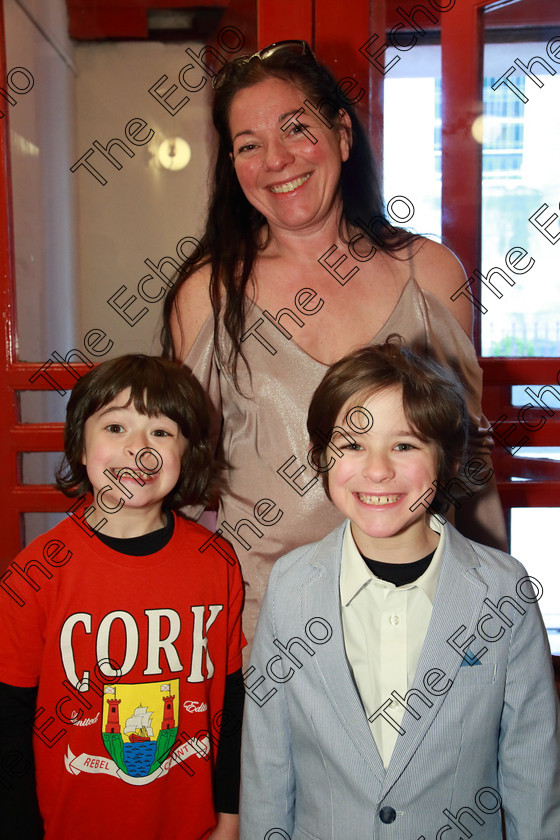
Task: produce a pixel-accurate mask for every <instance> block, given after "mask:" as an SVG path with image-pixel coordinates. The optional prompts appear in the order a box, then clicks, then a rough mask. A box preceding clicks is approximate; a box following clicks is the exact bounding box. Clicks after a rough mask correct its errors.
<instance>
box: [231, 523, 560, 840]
mask: <svg viewBox="0 0 560 840" xmlns="http://www.w3.org/2000/svg"><path fill="white" fill-rule="evenodd" d="M444 528H445V534H446V547H445V551H444V555H443V560H442V567H441V573H440V579H439V583H438V588H437V592H436V596H435V600H434V606H433V612H432V617H431V621H430V624H429V627H428V631H427V635H426V639H425V642H424V646H423V648H422V653H421V655H420V660H419V663H418V668H417V672H416V677H415V680H414V684H413V686H412V689H411V690H410V691H409V692H408V693H407V696H406V697H405V698H402V701H403V702H404V703H405V704H407V710H406V711H405V713H404V716H403V719H402V723H401V729H402V733H401V734H399V737H398V738H397V742H396V745H395V750H394V752H393V755H392V758H391V761H390V764H389V766H388V767H387V769H385V768H384V767H383V764H382V761H381V758H380V756H379V753H378V751H377V747H376V745H375V741H374V739H373V736H372V734H371V731H370V728H369V725H368V722H367V719H366V715H365V712H364V710H363V707H362V704H361V701H360V697H359V695H358V692H357V690H356V687H355V685H354V682H353V679H352V674H351V671H350V669H349V666H348V662H347V660H346V655H345V651H344V641H343V636H342V624H341V618H340V595H339V573H340V560H341V550H342V535H343V529H344V526H341V527H339V528H337V529H336V530H335V531H333V532H332V533H331V534H329V535H328V536H327V537H325V538H324V539H323V540H321V542H318V543H313V544H312V545H307V546H304V547H303V548H299V549H296V550H295V551H292V552H291V553H290V554H287V555H286V556H285V557H283V558H281V559H280V560H279V561H278V562H277V563H276V564H275V566H274V568H273V571H272V575H271V577H270V583H269V586H268V590H267V593H266V596H265V600H264V603H263V607H262V610H261V614H260V618H259V624H258V628H257V634H256V637H255V642H254V646H253V654H252V658H251V663H250V666H249V669H248V671H247V672H246V673H245V688H246V693H247V696H246V698H245V719H244V729H243V756H242V796H241V807H240V816H241V840H287V838H290V840H377V838H380V840H385V838H386V839H387V840H433V838H436V840H440V838H442V840H458V838H459V837H461V838H463V837H465V838H469V840H470V838H471V837H472V838H473V839H474V840H501V838H502V829H501V817H500V804H501V803H503V808H504V811H505V815H506V826H507V837H508V840H559V838H560V747H559V731H558V700H557V696H556V692H555V687H554V682H553V677H552V668H551V661H550V650H549V647H548V642H547V639H546V633H545V630H544V627H543V623H542V619H541V615H540V611H539V609H538V606H537V604H536V600H537V597H539V592H538V591H537V590H538V586H537V585H536V584H535V591H533V588H532V586H531V584H530V582H529V581H528V579H527V573H526V571H525V569H524V568H523V566H522V565H521V564H520V563H518V562H517V561H516V560H514V559H513V558H512V557H510V556H509V555H507V554H503V553H502V552H500V551H496V550H494V549H490V548H486V547H485V546H482V545H478V544H477V543H473V542H471V541H470V540H467V539H465V538H464V537H463V536H461V535H460V534H459V533H458V532H457V531H456V530H455V529H454V528H453V527H452V526H451V525H450V524H448V523H447V524H446V525H445V526H444ZM500 613H501V615H500ZM392 699H393V698H388V700H392ZM384 705H385V704H384ZM387 705H388V704H387ZM381 713H382V714H383V715H384V716H385V721H386V723H385V725H391V724H390V723H389V719H390V709H388V708H387V709H383V708H382V709H381Z"/></svg>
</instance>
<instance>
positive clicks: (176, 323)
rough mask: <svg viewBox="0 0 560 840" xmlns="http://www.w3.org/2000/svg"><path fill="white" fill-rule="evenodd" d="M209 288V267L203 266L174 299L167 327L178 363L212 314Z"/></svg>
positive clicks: (184, 284) (184, 356)
mask: <svg viewBox="0 0 560 840" xmlns="http://www.w3.org/2000/svg"><path fill="white" fill-rule="evenodd" d="M209 287H210V266H209V265H205V266H203V267H202V268H200V269H199V270H198V271H196V272H195V273H194V274H193V275H192V276H191V277H189V279H188V280H187V281H186V282H185V283H183V285H182V286H181V288H180V290H179V292H178V294H177V297H176V299H175V304H174V306H173V310H172V312H171V316H170V324H169V326H170V329H171V335H172V337H173V348H174V351H175V356H176V358H177V359H179V360H180V361H183V360H184V359H185V358H186V356H187V354H188V353H189V351H190V349H191V347H192V346H193V344H194V342H195V341H196V338H197V336H198V334H199V332H200V330H201V329H202V326H203V324H204V323H205V321H206V320H207V318H208V316H209V315H210V313H211V312H212V303H211V301H210V291H209Z"/></svg>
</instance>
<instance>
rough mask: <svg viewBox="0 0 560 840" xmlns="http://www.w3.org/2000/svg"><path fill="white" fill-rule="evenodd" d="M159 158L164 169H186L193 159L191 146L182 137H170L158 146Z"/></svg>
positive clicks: (175, 170)
mask: <svg viewBox="0 0 560 840" xmlns="http://www.w3.org/2000/svg"><path fill="white" fill-rule="evenodd" d="M157 159H158V161H159V162H160V164H161V166H163V168H164V169H170V170H171V171H172V172H177V171H178V170H179V169H184V168H185V166H186V165H187V164H188V162H189V161H190V159H191V147H190V146H189V144H188V143H187V141H186V140H183V139H182V137H170V138H169V139H168V140H164V141H163V143H161V145H160V146H159V148H158V151H157Z"/></svg>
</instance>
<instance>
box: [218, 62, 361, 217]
mask: <svg viewBox="0 0 560 840" xmlns="http://www.w3.org/2000/svg"><path fill="white" fill-rule="evenodd" d="M306 98H307V97H306V94H305V93H303V91H301V90H300V88H298V87H296V85H294V84H292V83H291V82H286V81H284V80H282V79H276V78H270V79H267V80H266V81H263V82H259V83H258V84H256V85H253V86H252V87H249V88H245V89H244V90H241V91H240V92H239V93H238V94H236V96H235V97H234V99H233V102H232V105H231V111H230V130H231V137H232V145H233V155H232V157H233V162H234V166H235V172H236V174H237V178H238V180H239V184H240V186H241V189H242V190H243V192H244V193H245V196H246V197H247V200H248V201H250V203H251V204H252V205H253V207H255V208H256V209H257V210H259V211H260V212H261V213H262V214H263V215H264V216H265V217H266V219H267V220H268V223H269V225H270V226H271V228H272V229H273V230H274V228H275V227H276V228H281V229H284V230H291V231H304V230H310V231H311V230H313V229H317V228H320V227H321V226H322V225H324V223H325V220H326V219H328V217H329V216H330V214H332V213H333V212H336V210H337V207H338V202H339V189H338V187H339V181H340V169H341V165H342V162H343V161H345V160H347V158H348V153H349V148H350V144H349V138H350V119H349V117H348V115H346V114H345V115H344V116H343V117H342V119H341V121H340V122H339V123H337V124H332V127H330V128H329V127H328V125H327V124H326V123H328V122H329V120H328V119H327V118H326V117H323V119H321V118H320V117H318V116H317V115H316V112H314V111H313V108H311V107H309V106H306V105H304V100H305V99H306ZM323 120H324V121H323Z"/></svg>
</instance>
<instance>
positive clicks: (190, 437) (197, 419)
mask: <svg viewBox="0 0 560 840" xmlns="http://www.w3.org/2000/svg"><path fill="white" fill-rule="evenodd" d="M127 388H130V400H129V403H128V404H130V403H133V404H134V408H135V409H136V411H138V412H139V413H140V414H146V415H148V416H149V417H153V416H155V415H158V414H164V415H165V416H166V417H169V419H170V420H174V421H175V422H176V423H177V425H178V426H179V428H180V430H181V432H182V433H183V435H184V436H185V438H186V439H187V442H188V445H187V447H186V450H185V453H184V455H183V457H182V459H181V472H180V474H179V479H178V481H177V484H176V485H175V487H174V488H173V490H172V491H171V492H170V493H169V494H168V495H167V496H166V497H165V499H164V500H163V503H164V504H165V505H166V506H167V507H171V508H174V507H180V506H181V505H183V504H191V505H195V504H202V503H205V502H206V501H207V499H208V496H209V492H210V490H211V489H212V488H211V487H210V484H211V481H212V479H213V478H214V474H215V468H216V467H217V466H219V465H218V464H216V462H215V459H214V454H213V450H212V447H211V444H210V440H209V428H210V419H209V415H208V409H207V407H206V398H205V394H204V391H203V389H202V387H201V385H200V383H199V382H198V380H197V379H196V378H195V377H194V376H193V375H192V373H190V372H189V371H188V369H187V368H185V367H184V366H183V365H180V364H178V363H176V362H171V361H169V360H168V359H161V358H158V357H156V356H145V355H142V354H130V355H128V356H120V357H119V358H118V359H112V360H110V361H107V362H102V363H101V364H100V365H97V366H96V367H95V368H93V370H90V371H88V373H86V374H85V376H82V378H81V379H80V380H79V381H78V382H77V383H76V385H75V386H74V389H73V391H72V394H71V396H70V399H69V400H68V405H67V407H66V425H65V427H64V460H63V462H62V464H61V466H60V468H59V470H58V471H57V473H56V483H57V486H58V488H59V489H60V490H62V492H63V493H65V494H66V495H67V496H80V495H82V493H86V492H91V491H92V486H91V483H90V480H89V478H88V474H87V471H86V468H85V466H84V465H83V464H82V455H83V452H84V430H85V424H86V420H87V419H88V417H91V415H92V414H94V413H95V412H96V411H97V410H98V409H100V408H103V407H104V406H106V405H108V404H109V403H110V402H112V401H113V400H114V399H115V398H116V397H117V396H118V395H119V394H120V393H121V392H122V391H125V390H126V389H127ZM154 448H156V447H154Z"/></svg>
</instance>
